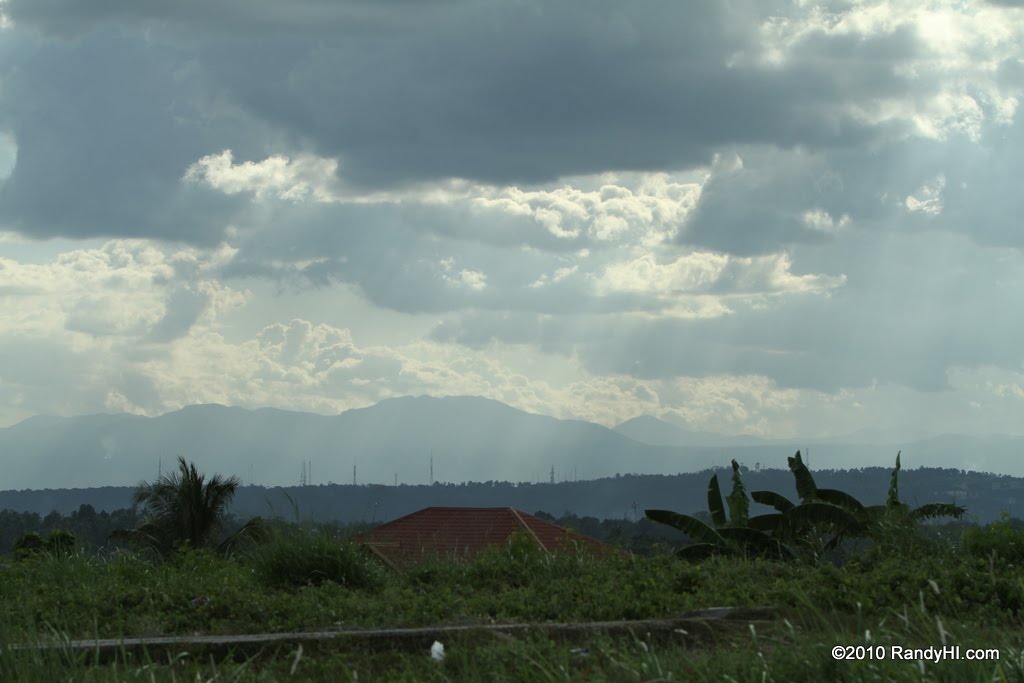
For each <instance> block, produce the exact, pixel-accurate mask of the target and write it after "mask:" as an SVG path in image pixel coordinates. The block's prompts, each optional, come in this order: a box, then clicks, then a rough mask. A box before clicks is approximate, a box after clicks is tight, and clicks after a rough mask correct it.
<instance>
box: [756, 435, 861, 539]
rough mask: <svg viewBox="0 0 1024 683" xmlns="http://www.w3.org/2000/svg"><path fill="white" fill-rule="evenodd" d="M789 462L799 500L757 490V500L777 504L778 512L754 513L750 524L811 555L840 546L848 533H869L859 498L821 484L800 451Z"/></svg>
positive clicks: (772, 504) (763, 503)
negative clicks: (819, 485)
mask: <svg viewBox="0 0 1024 683" xmlns="http://www.w3.org/2000/svg"><path fill="white" fill-rule="evenodd" d="M788 464H789V470H790V472H792V473H793V479H794V480H795V482H796V492H797V496H798V497H799V498H800V502H799V503H793V502H792V501H790V500H789V499H788V498H786V497H785V496H783V495H781V494H779V493H775V492H774V491H754V492H753V493H751V497H752V498H753V499H754V501H756V502H758V503H761V504H762V505H768V506H771V507H773V508H775V513H770V514H766V515H758V516H756V517H752V518H751V519H750V526H751V527H754V528H756V529H759V530H761V531H764V532H766V533H769V534H771V535H772V536H773V537H774V538H776V539H778V540H780V541H783V542H785V543H788V544H791V545H793V546H795V547H799V548H802V549H803V550H804V552H805V553H806V554H808V555H809V556H811V557H812V558H817V557H820V556H821V554H822V553H823V552H824V551H826V550H830V549H832V548H835V547H837V546H838V545H839V544H840V543H841V542H842V540H843V538H845V537H848V536H862V535H864V534H865V533H866V531H867V528H866V526H865V519H864V518H865V516H866V513H865V508H864V506H863V505H862V504H861V503H860V501H858V500H857V499H856V498H854V497H853V496H851V495H850V494H848V493H846V492H844V491H840V490H838V489H828V488H819V487H818V485H817V483H816V482H815V481H814V476H813V475H812V474H811V471H810V470H809V469H808V468H807V465H805V464H804V461H803V459H802V458H801V456H800V451H797V452H796V455H794V456H793V457H791V458H788Z"/></svg>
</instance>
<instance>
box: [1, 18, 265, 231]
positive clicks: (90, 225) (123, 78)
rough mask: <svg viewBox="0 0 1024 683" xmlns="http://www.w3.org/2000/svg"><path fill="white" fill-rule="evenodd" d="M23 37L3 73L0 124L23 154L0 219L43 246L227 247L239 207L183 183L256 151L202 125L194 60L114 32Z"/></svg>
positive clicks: (5, 189) (4, 191)
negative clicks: (66, 39)
mask: <svg viewBox="0 0 1024 683" xmlns="http://www.w3.org/2000/svg"><path fill="white" fill-rule="evenodd" d="M5 33H10V32H9V31H8V32H5ZM7 39H8V36H7V35H6V34H5V35H4V36H3V37H2V38H0V40H7ZM15 40H16V41H17V42H19V44H20V47H19V49H18V50H16V52H17V55H18V59H17V60H16V61H15V62H13V63H12V62H8V63H6V64H4V65H3V66H0V83H2V86H3V88H2V92H3V97H2V98H0V126H2V127H3V128H5V129H7V130H8V131H10V133H11V135H12V137H13V138H14V141H15V143H16V145H17V150H18V151H17V163H16V165H15V168H14V170H13V173H12V174H11V176H10V177H9V178H8V179H7V181H6V182H5V183H4V184H3V185H2V186H0V222H2V223H5V224H7V225H8V226H10V227H14V228H16V229H18V230H20V231H22V232H24V233H26V234H30V235H33V236H38V237H50V236H54V235H64V236H73V237H88V236H94V235H123V236H145V237H161V238H167V239H179V240H186V241H190V242H196V243H207V244H209V243H216V242H219V241H220V239H221V237H222V233H223V229H224V227H225V225H226V222H227V220H228V218H229V217H230V216H231V215H232V214H233V212H234V211H235V210H236V208H237V206H238V204H239V202H238V200H237V199H233V198H229V197H225V196H224V195H222V194H220V193H217V192H214V191H211V190H207V189H204V188H201V187H187V186H182V185H181V184H180V183H179V178H180V177H181V174H182V173H183V170H184V169H185V168H186V167H187V166H188V164H189V163H190V162H192V161H193V160H194V159H195V158H196V155H198V154H202V153H204V152H205V151H206V150H208V149H209V148H210V146H211V145H215V144H226V142H227V140H228V139H231V140H232V141H233V142H234V143H236V144H239V145H241V146H243V147H244V148H245V149H246V150H251V149H253V145H252V144H251V143H250V142H249V141H248V140H246V139H245V137H246V136H245V134H244V133H243V132H242V131H241V130H240V129H239V127H238V126H237V125H236V126H235V127H234V130H232V127H231V126H229V125H227V124H228V122H227V121H222V122H221V123H220V124H219V125H217V126H211V125H208V123H207V121H206V120H204V119H205V117H206V115H207V114H206V113H205V112H204V111H203V110H202V106H203V102H202V93H201V92H199V91H198V89H197V87H196V85H197V84H196V83H195V79H194V77H193V76H192V75H190V74H189V72H188V69H187V62H188V57H187V56H186V55H183V54H181V53H179V52H177V51H175V50H171V49H168V48H160V47H156V46H151V47H149V48H146V49H142V48H141V46H140V44H139V40H138V38H136V37H126V36H123V35H121V34H119V33H116V32H101V33H94V34H90V35H89V36H87V37H85V38H83V39H82V40H81V41H78V42H76V43H73V44H65V43H46V44H42V43H39V42H37V41H35V40H28V39H20V38H19V39H15ZM236 124H237V122H236ZM246 132H249V133H251V132H252V129H250V130H249V131H246ZM240 133H241V134H240ZM214 140H216V142H214Z"/></svg>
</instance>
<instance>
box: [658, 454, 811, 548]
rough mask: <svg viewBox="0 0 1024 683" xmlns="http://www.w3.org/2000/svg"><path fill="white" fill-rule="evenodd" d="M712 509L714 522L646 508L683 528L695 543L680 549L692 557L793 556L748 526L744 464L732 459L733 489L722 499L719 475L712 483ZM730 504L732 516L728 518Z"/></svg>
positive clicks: (782, 546) (709, 486) (710, 509)
mask: <svg viewBox="0 0 1024 683" xmlns="http://www.w3.org/2000/svg"><path fill="white" fill-rule="evenodd" d="M707 500H708V512H709V513H710V515H711V524H707V523H705V522H703V521H701V520H699V519H697V518H696V517H693V516H691V515H684V514H680V513H678V512H673V511H671V510H644V515H645V516H646V517H647V519H649V520H651V521H654V522H659V523H661V524H667V525H668V526H671V527H674V528H676V529H679V530H680V531H682V532H683V533H685V534H686V535H687V536H689V537H690V539H691V540H693V541H694V542H693V543H692V544H690V545H688V546H686V547H685V548H683V549H681V550H680V551H679V552H678V555H679V556H680V557H682V558H684V559H688V560H699V559H703V558H705V557H709V556H711V555H728V554H747V555H768V556H774V557H783V558H791V557H793V551H792V550H791V549H789V548H787V547H786V546H784V545H783V544H782V543H780V542H779V541H778V540H777V539H774V538H772V537H771V536H770V535H769V534H767V533H765V532H764V531H762V530H760V529H756V528H754V527H752V526H750V525H748V521H749V509H750V501H749V500H748V498H747V492H746V488H745V487H744V486H743V480H742V478H741V476H740V466H739V463H737V462H736V461H735V460H733V461H732V491H731V492H730V494H729V496H728V497H727V498H725V500H724V501H723V499H722V491H721V488H720V487H719V485H718V474H714V475H712V477H711V480H710V481H709V482H708V490H707ZM726 504H728V509H729V517H726Z"/></svg>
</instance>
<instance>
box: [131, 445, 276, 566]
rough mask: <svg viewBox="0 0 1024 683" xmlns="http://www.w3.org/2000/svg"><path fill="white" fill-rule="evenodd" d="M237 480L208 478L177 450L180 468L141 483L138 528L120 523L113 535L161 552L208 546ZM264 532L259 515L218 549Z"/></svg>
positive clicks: (221, 523)
mask: <svg viewBox="0 0 1024 683" xmlns="http://www.w3.org/2000/svg"><path fill="white" fill-rule="evenodd" d="M239 483H240V482H239V480H238V478H237V477H229V478H226V479H225V478H223V477H221V476H220V475H219V474H215V475H213V476H212V477H210V478H209V479H206V477H205V476H204V475H202V474H200V473H199V471H198V470H197V469H196V466H195V463H189V462H187V461H186V460H185V459H184V458H182V457H181V456H179V457H178V471H177V472H172V473H171V474H167V475H164V476H162V477H160V478H159V479H157V480H156V481H154V482H143V483H141V484H139V487H138V488H137V489H136V491H135V495H134V496H133V498H132V504H133V506H142V508H143V518H142V523H141V524H140V525H139V526H138V527H136V528H134V529H119V530H117V531H115V532H114V537H115V538H117V539H119V540H122V541H125V542H128V543H134V544H137V545H140V546H143V547H146V548H148V549H150V550H153V551H155V552H157V553H158V554H160V555H167V554H169V553H172V552H175V551H176V550H179V549H180V548H182V547H186V546H187V547H191V548H204V547H209V546H210V545H212V544H213V542H214V539H215V538H216V537H217V534H218V533H219V532H220V531H221V529H222V528H223V526H224V522H225V519H226V517H227V507H228V504H229V503H230V502H231V498H232V497H233V496H234V495H235V490H236V489H237V488H238V485H239ZM264 534H265V529H264V525H263V523H262V520H261V519H259V518H255V519H253V520H251V521H250V522H249V523H247V524H246V525H245V526H243V527H242V528H241V529H239V530H238V531H237V532H235V533H234V534H232V535H231V536H229V537H228V538H226V539H224V540H223V541H222V542H221V543H220V545H219V546H218V549H219V550H224V551H231V550H233V549H235V548H236V547H237V546H238V545H239V544H240V543H241V542H243V541H244V540H245V539H248V538H258V537H261V536H263V535H264Z"/></svg>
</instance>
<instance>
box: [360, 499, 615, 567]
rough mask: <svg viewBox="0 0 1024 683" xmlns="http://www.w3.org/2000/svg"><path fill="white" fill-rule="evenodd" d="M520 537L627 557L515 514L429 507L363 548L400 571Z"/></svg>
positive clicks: (371, 536)
mask: <svg viewBox="0 0 1024 683" xmlns="http://www.w3.org/2000/svg"><path fill="white" fill-rule="evenodd" d="M516 535H518V536H520V537H521V538H524V539H526V540H527V541H528V542H530V543H532V544H535V545H536V546H537V548H539V549H540V550H542V551H544V552H548V553H550V552H555V551H561V550H568V551H573V550H576V549H577V548H583V549H587V550H589V551H591V552H592V553H593V554H595V555H598V556H606V555H611V554H615V553H621V552H624V551H622V550H621V549H619V548H617V547H615V546H613V545H609V544H607V543H603V542H601V541H598V540H596V539H593V538H590V537H588V536H581V535H580V534H577V533H574V532H572V531H569V530H568V529H564V528H562V527H560V526H558V525H557V524H552V523H551V522H546V521H544V520H543V519H538V518H537V517H534V516H533V515H529V514H527V513H525V512H523V511H522V510H516V509H515V508H509V507H503V508H469V507H429V508H424V509H422V510H420V511H419V512H414V513H412V514H409V515H406V516H404V517H399V518H398V519H396V520H394V521H391V522H388V523H387V524H382V525H380V526H378V527H376V528H375V529H373V530H372V531H369V532H368V533H366V534H365V535H363V537H362V539H361V540H362V542H363V543H364V545H365V546H366V547H367V548H368V549H369V550H370V551H371V552H372V553H373V554H375V555H376V556H377V557H379V558H380V559H381V560H383V561H384V562H385V563H387V564H388V565H389V566H391V567H393V568H395V569H399V570H401V569H405V568H407V567H409V566H411V565H413V564H416V563H417V562H420V561H422V560H427V559H433V558H444V559H451V560H467V559H472V558H474V557H476V556H477V555H479V554H480V553H481V552H483V551H484V550H486V549H487V548H491V547H494V546H500V545H505V544H507V543H509V541H510V540H511V539H512V538H513V537H515V536H516Z"/></svg>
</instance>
